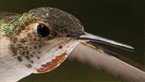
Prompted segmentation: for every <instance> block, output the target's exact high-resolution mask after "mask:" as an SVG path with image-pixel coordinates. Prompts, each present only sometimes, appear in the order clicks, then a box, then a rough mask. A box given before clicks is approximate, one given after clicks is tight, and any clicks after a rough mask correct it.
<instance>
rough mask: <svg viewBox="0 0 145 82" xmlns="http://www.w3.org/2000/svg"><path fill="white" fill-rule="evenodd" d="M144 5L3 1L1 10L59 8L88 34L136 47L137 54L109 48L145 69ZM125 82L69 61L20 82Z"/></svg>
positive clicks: (117, 0)
mask: <svg viewBox="0 0 145 82" xmlns="http://www.w3.org/2000/svg"><path fill="white" fill-rule="evenodd" d="M144 5H145V4H144V2H143V0H142V2H141V1H139V0H0V10H1V11H9V12H16V13H23V12H25V11H28V10H30V9H33V8H36V7H43V6H48V7H56V8H59V9H61V10H64V11H66V12H68V13H71V14H73V15H74V16H76V17H77V18H78V19H79V20H80V21H81V22H82V24H83V26H84V27H85V30H86V31H87V32H90V33H93V34H95V35H99V36H102V37H106V38H109V39H112V40H115V41H118V42H121V43H125V44H128V45H131V46H133V47H135V49H136V50H135V52H127V51H124V50H120V49H116V48H109V47H107V48H109V49H110V50H112V51H114V52H117V53H119V54H121V55H123V56H125V57H128V58H130V59H131V60H133V61H136V62H138V63H140V64H142V65H144V60H145V57H144V50H145V48H144V45H145V44H144V43H145V41H144V27H143V26H144V11H143V10H144V8H143V6H144ZM74 81H75V82H100V81H105V82H108V81H109V82H112V81H114V82H125V81H123V80H122V79H121V78H116V77H114V76H112V75H110V74H109V73H107V72H105V71H104V70H96V69H94V68H93V67H90V66H89V65H86V64H82V63H80V62H78V61H68V60H66V61H65V62H64V63H63V64H62V65H61V66H60V67H59V68H57V69H55V70H54V71H51V72H49V73H45V74H35V75H31V76H29V77H26V78H24V79H22V80H21V81H20V82H74Z"/></svg>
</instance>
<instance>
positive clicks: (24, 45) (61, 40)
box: [9, 7, 133, 73]
mask: <svg viewBox="0 0 145 82" xmlns="http://www.w3.org/2000/svg"><path fill="white" fill-rule="evenodd" d="M12 25H13V26H14V29H12V30H13V31H11V32H10V33H9V37H10V39H11V41H12V42H11V43H13V44H11V47H10V48H11V51H12V52H13V55H14V57H16V58H17V60H18V61H19V62H20V63H22V64H24V65H25V67H27V68H30V69H31V70H32V71H33V73H44V72H48V71H51V70H53V69H55V68H56V67H58V66H59V65H60V64H61V63H62V62H63V61H64V60H65V59H66V57H67V56H68V54H69V53H70V52H71V51H72V50H73V48H74V47H75V46H76V45H77V44H78V43H80V42H86V41H94V42H98V43H103V44H109V45H113V46H118V47H123V48H128V49H133V48H132V47H130V46H127V45H124V44H120V43H117V42H115V41H111V40H107V39H104V38H101V37H98V36H94V35H91V34H88V33H86V32H85V31H84V28H83V26H82V25H81V23H80V21H79V20H78V19H77V18H75V17H74V16H72V15H71V14H68V13H66V12H64V11H61V10H59V9H56V8H50V7H41V8H36V9H33V10H30V11H28V12H26V13H24V14H23V15H22V16H21V17H20V18H19V19H18V20H16V21H14V22H13V24H12Z"/></svg>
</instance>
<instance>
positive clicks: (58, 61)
mask: <svg viewBox="0 0 145 82" xmlns="http://www.w3.org/2000/svg"><path fill="white" fill-rule="evenodd" d="M67 56H68V55H67V53H63V54H61V55H60V56H56V57H55V59H53V60H52V61H51V62H47V63H46V64H42V65H41V68H39V69H37V72H38V73H45V72H49V71H51V70H54V69H55V68H57V67H58V66H59V65H60V64H61V63H62V62H63V61H64V60H65V59H66V58H67Z"/></svg>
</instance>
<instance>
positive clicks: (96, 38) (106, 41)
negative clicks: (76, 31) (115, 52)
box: [78, 32, 134, 51]
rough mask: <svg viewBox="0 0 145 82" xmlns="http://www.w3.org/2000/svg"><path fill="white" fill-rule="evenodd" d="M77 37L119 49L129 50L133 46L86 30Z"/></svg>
mask: <svg viewBox="0 0 145 82" xmlns="http://www.w3.org/2000/svg"><path fill="white" fill-rule="evenodd" d="M78 39H81V40H86V41H90V42H95V43H101V44H105V45H110V46H114V47H118V48H121V49H125V50H129V51H134V48H133V47H131V46H128V45H125V44H122V43H119V42H116V41H113V40H109V39H105V38H103V37H100V36H95V35H92V34H90V33H86V32H85V35H81V36H79V37H78Z"/></svg>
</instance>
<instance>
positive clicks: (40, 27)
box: [37, 24, 50, 37]
mask: <svg viewBox="0 0 145 82" xmlns="http://www.w3.org/2000/svg"><path fill="white" fill-rule="evenodd" d="M37 32H38V34H39V35H40V36H41V37H46V36H48V35H49V34H50V31H49V28H48V27H47V26H45V25H43V24H39V25H38V26H37Z"/></svg>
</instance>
